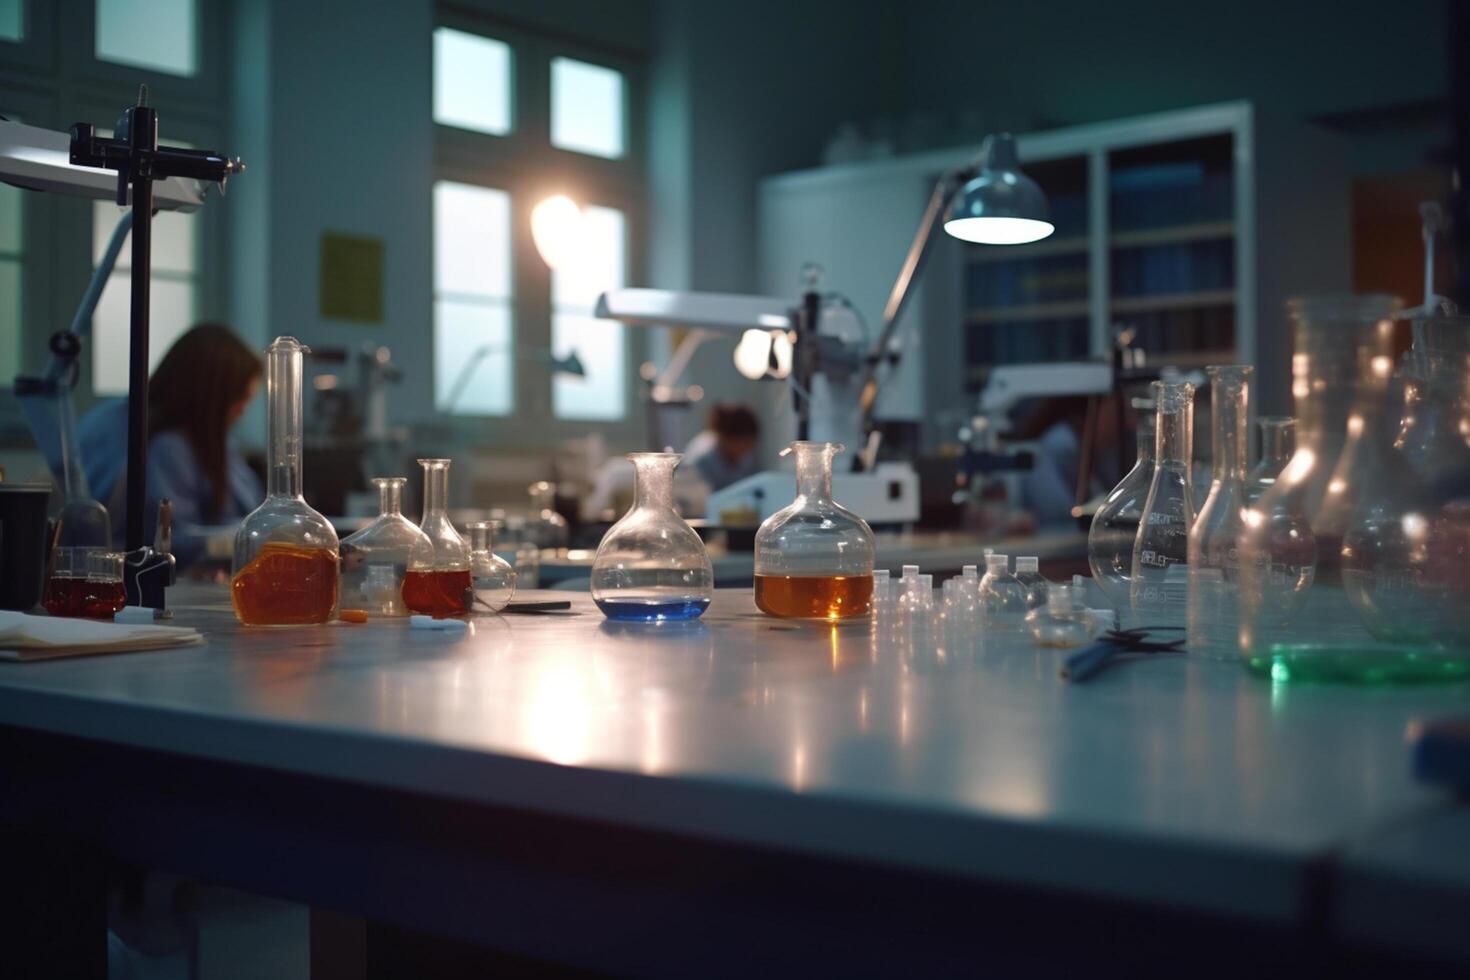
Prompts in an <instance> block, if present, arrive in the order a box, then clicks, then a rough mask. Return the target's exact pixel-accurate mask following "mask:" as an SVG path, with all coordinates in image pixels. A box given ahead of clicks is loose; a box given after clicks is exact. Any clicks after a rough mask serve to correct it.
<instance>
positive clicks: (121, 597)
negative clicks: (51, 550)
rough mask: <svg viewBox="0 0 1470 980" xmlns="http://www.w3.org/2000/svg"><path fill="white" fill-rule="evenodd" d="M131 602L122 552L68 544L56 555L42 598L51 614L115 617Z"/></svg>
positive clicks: (90, 617) (89, 617) (44, 605)
mask: <svg viewBox="0 0 1470 980" xmlns="http://www.w3.org/2000/svg"><path fill="white" fill-rule="evenodd" d="M127 603H128V596H127V592H126V591H124V589H123V555H122V553H121V552H117V551H109V550H107V549H106V548H68V549H65V550H64V551H61V552H59V553H58V554H56V556H55V557H54V559H53V561H52V565H51V572H50V575H49V576H48V577H47V580H46V590H45V593H44V594H43V595H42V598H41V605H42V606H43V607H45V609H46V611H47V612H48V613H50V614H51V615H53V616H84V617H86V618H88V619H111V618H112V617H113V616H114V615H116V614H117V612H118V611H119V610H121V609H122V608H123V607H124V606H126V605H127Z"/></svg>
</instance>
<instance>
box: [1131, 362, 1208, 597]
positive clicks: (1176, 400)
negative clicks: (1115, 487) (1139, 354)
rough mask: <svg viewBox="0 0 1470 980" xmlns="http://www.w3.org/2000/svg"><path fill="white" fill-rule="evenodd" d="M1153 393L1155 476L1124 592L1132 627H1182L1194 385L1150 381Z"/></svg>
mask: <svg viewBox="0 0 1470 980" xmlns="http://www.w3.org/2000/svg"><path fill="white" fill-rule="evenodd" d="M1153 394H1154V404H1155V405H1156V406H1158V417H1157V420H1156V426H1157V430H1158V431H1157V433H1156V434H1155V437H1154V476H1153V481H1152V482H1151V483H1150V484H1149V488H1148V499H1147V500H1146V501H1144V505H1143V517H1142V518H1141V519H1140V521H1139V524H1138V537H1136V538H1134V540H1133V568H1132V571H1131V573H1130V577H1129V589H1130V594H1131V598H1132V605H1133V615H1134V617H1135V618H1136V624H1137V625H1141V626H1171V625H1180V626H1182V625H1184V620H1185V618H1186V614H1187V608H1186V607H1187V602H1186V597H1187V593H1188V590H1189V582H1188V578H1187V577H1186V572H1187V568H1188V562H1189V529H1190V528H1191V527H1192V526H1193V525H1194V486H1193V478H1192V476H1191V468H1192V466H1193V436H1194V385H1192V384H1190V383H1189V382H1187V381H1177V382H1174V381H1155V382H1154V383H1153Z"/></svg>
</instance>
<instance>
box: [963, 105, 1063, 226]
mask: <svg viewBox="0 0 1470 980" xmlns="http://www.w3.org/2000/svg"><path fill="white" fill-rule="evenodd" d="M944 230H945V231H946V232H948V233H949V234H951V235H953V236H954V237H955V238H959V239H962V240H963V241H967V242H977V243H979V244H982V245H1024V244H1025V243H1027V242H1035V241H1040V240H1041V239H1043V238H1045V237H1046V236H1047V235H1050V234H1051V233H1052V232H1053V231H1055V230H1056V226H1055V225H1053V224H1052V223H1051V212H1050V208H1048V207H1047V203H1046V194H1045V193H1043V192H1042V190H1041V186H1040V185H1039V184H1037V183H1036V181H1034V180H1032V179H1031V178H1030V177H1028V176H1026V175H1025V174H1024V173H1022V172H1021V163H1020V160H1019V159H1018V158H1017V156H1016V140H1015V137H1013V136H1011V134H1010V133H997V134H996V135H993V136H987V137H985V143H984V144H983V145H982V146H981V147H980V172H979V173H978V174H976V175H975V177H974V178H972V179H971V180H970V182H969V183H967V184H965V186H964V187H963V188H961V190H960V192H959V194H957V195H956V196H955V199H954V201H953V203H951V204H950V207H949V213H948V214H947V215H945V219H944Z"/></svg>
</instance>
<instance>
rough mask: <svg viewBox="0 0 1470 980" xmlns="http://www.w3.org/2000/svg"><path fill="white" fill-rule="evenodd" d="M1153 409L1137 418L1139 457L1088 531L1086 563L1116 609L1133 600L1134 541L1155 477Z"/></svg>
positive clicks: (1125, 605) (1125, 607)
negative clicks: (1131, 583)
mask: <svg viewBox="0 0 1470 980" xmlns="http://www.w3.org/2000/svg"><path fill="white" fill-rule="evenodd" d="M1154 423H1155V416H1154V413H1153V412H1152V411H1150V412H1147V413H1145V414H1142V415H1140V416H1139V417H1138V460H1137V462H1135V463H1134V464H1133V469H1131V470H1129V471H1128V472H1127V473H1126V474H1125V475H1124V476H1123V479H1121V480H1119V481H1118V485H1117V486H1116V487H1114V488H1113V489H1112V491H1111V492H1110V493H1109V494H1108V495H1107V497H1106V498H1105V499H1104V500H1103V504H1102V506H1101V507H1099V508H1098V510H1097V513H1096V514H1094V515H1093V517H1092V526H1091V527H1090V528H1089V529H1088V532H1087V564H1088V567H1089V568H1091V569H1092V577H1093V578H1094V579H1095V580H1096V581H1097V584H1098V587H1099V588H1101V589H1102V591H1103V595H1105V596H1106V597H1107V599H1108V601H1109V602H1111V603H1112V604H1113V606H1114V607H1115V608H1117V609H1127V608H1129V606H1130V604H1131V603H1132V598H1131V586H1130V582H1131V581H1132V576H1133V542H1134V540H1135V539H1136V538H1137V537H1138V522H1139V521H1140V520H1141V519H1142V517H1143V505H1144V504H1145V503H1146V502H1147V500H1148V488H1149V487H1150V486H1152V485H1153V479H1154V441H1155V440H1154Z"/></svg>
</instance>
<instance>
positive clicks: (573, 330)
mask: <svg viewBox="0 0 1470 980" xmlns="http://www.w3.org/2000/svg"><path fill="white" fill-rule="evenodd" d="M626 234H627V232H626V229H625V227H624V221H623V212H621V211H619V210H617V209H615V208H603V207H585V208H583V209H582V246H581V250H580V252H579V254H578V256H577V258H576V260H574V261H573V262H572V263H571V264H570V266H569V267H568V268H566V269H558V270H557V271H555V272H554V273H553V274H552V277H551V303H552V313H551V348H552V352H553V353H554V354H555V355H556V356H557V357H565V356H567V355H568V354H571V353H572V352H576V355H577V357H578V359H580V360H581V362H582V366H583V368H584V369H585V370H586V371H587V376H586V377H584V378H578V377H574V376H569V375H560V374H559V375H557V376H556V377H555V378H553V379H552V382H551V408H552V413H553V414H554V415H556V417H557V418H561V419H585V420H589V421H592V420H596V421H607V420H611V419H620V418H622V417H623V414H624V412H625V411H626V410H627V406H626V402H627V366H626V360H627V355H626V350H625V348H626V347H627V338H626V337H625V331H626V329H627V328H625V327H624V326H623V325H622V324H620V323H617V322H616V321H613V320H598V319H595V318H594V317H593V316H592V309H593V307H594V306H595V304H596V303H597V294H598V293H600V292H602V291H603V290H605V289H617V288H620V287H622V286H623V285H625V284H626V267H625V261H624V255H625V252H626V244H625V243H626Z"/></svg>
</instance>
